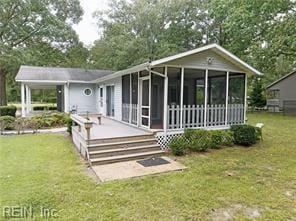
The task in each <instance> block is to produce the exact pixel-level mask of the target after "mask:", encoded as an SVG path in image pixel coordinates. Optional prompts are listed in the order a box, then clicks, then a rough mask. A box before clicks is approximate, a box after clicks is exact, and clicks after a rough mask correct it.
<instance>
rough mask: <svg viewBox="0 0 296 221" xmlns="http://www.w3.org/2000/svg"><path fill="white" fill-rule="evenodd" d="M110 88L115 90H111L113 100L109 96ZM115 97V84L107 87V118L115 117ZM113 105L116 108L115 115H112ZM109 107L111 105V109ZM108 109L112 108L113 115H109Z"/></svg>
mask: <svg viewBox="0 0 296 221" xmlns="http://www.w3.org/2000/svg"><path fill="white" fill-rule="evenodd" d="M108 88H113V90H112V89H111V98H109V97H108V96H109V93H108ZM112 91H113V93H112ZM114 97H115V86H114V84H110V85H106V116H107V117H114V116H115V103H114V100H115V98H114ZM112 103H113V106H114V108H113V109H114V111H113V113H112ZM109 105H111V107H109ZM108 108H110V111H111V113H109V111H108Z"/></svg>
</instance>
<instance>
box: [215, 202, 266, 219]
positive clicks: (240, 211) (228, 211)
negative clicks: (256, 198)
mask: <svg viewBox="0 0 296 221" xmlns="http://www.w3.org/2000/svg"><path fill="white" fill-rule="evenodd" d="M262 211H263V210H262V209H258V208H256V207H246V206H243V205H241V204H235V205H232V206H230V207H228V208H218V209H213V212H212V215H211V217H212V220H213V221H230V220H236V219H237V217H238V216H244V217H245V218H248V219H257V218H259V217H260V216H261V213H262Z"/></svg>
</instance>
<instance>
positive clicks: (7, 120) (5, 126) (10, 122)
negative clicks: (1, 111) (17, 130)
mask: <svg viewBox="0 0 296 221" xmlns="http://www.w3.org/2000/svg"><path fill="white" fill-rule="evenodd" d="M14 122H15V117H12V116H1V117H0V129H1V133H2V132H3V131H4V130H12V129H14Z"/></svg>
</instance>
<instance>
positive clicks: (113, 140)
mask: <svg viewBox="0 0 296 221" xmlns="http://www.w3.org/2000/svg"><path fill="white" fill-rule="evenodd" d="M152 138H154V134H153V133H151V134H148V133H147V134H141V135H134V136H124V137H110V138H103V139H92V140H90V141H89V144H91V145H93V144H107V143H116V142H123V141H129V140H143V139H152Z"/></svg>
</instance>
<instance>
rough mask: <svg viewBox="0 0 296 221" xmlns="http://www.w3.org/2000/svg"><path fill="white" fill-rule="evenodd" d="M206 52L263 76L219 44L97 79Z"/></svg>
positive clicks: (112, 76) (104, 78)
mask: <svg viewBox="0 0 296 221" xmlns="http://www.w3.org/2000/svg"><path fill="white" fill-rule="evenodd" d="M206 50H213V51H214V52H216V53H217V54H218V55H220V56H222V57H223V58H225V59H226V60H228V61H230V62H231V63H233V64H235V65H236V66H238V67H240V68H241V69H243V70H246V72H248V73H250V74H255V75H263V74H262V73H261V72H260V71H258V70H256V69H255V68H253V67H252V66H250V65H249V64H247V63H246V62H244V61H242V60H241V59H239V58H238V57H237V56H235V55H234V54H232V53H231V52H229V51H227V50H226V49H225V48H223V47H221V46H220V45H217V44H209V45H206V46H203V47H200V48H196V49H193V50H190V51H186V52H183V53H179V54H176V55H173V56H169V57H165V58H161V59H158V60H155V61H151V62H146V63H143V64H139V65H136V66H133V67H130V68H128V69H125V70H121V71H117V72H115V73H113V74H111V75H109V76H106V77H102V78H100V79H97V81H103V80H107V79H110V78H114V77H117V76H121V75H124V74H129V73H133V72H138V71H142V70H145V69H150V68H153V67H155V66H158V65H161V64H165V63H167V62H170V61H173V60H176V59H179V58H183V57H186V56H190V55H193V54H197V53H201V52H203V51H206ZM97 81H95V82H97Z"/></svg>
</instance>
